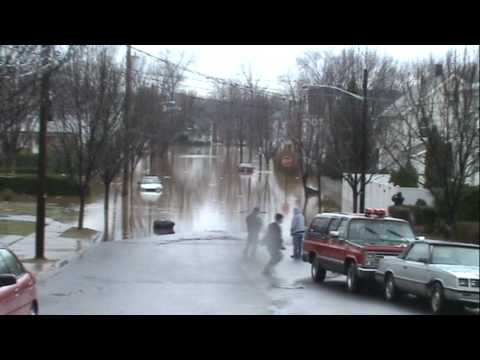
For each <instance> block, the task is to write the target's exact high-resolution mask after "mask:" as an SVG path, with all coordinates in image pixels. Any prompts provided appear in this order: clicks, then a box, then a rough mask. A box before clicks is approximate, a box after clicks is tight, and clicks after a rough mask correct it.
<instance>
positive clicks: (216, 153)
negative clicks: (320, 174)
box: [85, 146, 317, 239]
mask: <svg viewBox="0 0 480 360" xmlns="http://www.w3.org/2000/svg"><path fill="white" fill-rule="evenodd" d="M149 162H150V161H149V160H148V159H146V160H145V161H142V162H140V164H139V166H138V167H137V173H136V180H135V182H134V184H136V183H137V181H139V180H140V179H141V176H142V175H144V174H153V175H158V176H160V177H161V178H162V182H163V186H164V189H163V192H162V193H161V195H156V194H146V193H140V192H139V191H138V189H137V188H136V186H134V191H133V199H132V203H133V212H132V215H133V216H132V218H131V221H130V224H131V229H132V230H131V232H132V236H133V237H143V236H149V235H151V234H152V233H153V222H154V221H155V220H163V219H169V220H172V221H174V222H175V224H176V225H175V232H176V233H191V232H199V231H228V232H232V233H241V232H244V231H245V217H246V216H247V214H248V213H249V212H250V211H251V209H252V208H253V207H254V206H257V205H258V206H260V208H261V210H262V212H263V213H264V214H263V216H264V220H265V222H270V221H271V220H272V218H273V216H274V214H275V213H276V212H282V213H286V218H285V223H286V224H289V222H290V220H291V216H292V210H293V208H294V207H295V206H300V207H301V206H302V204H303V190H302V187H301V183H300V180H299V179H298V178H296V177H295V176H286V175H284V174H281V173H280V172H275V170H274V169H273V168H274V167H273V164H271V166H270V168H271V169H272V170H271V171H262V172H260V171H258V158H256V159H255V161H254V162H253V163H254V165H255V166H256V169H255V172H254V173H253V175H250V176H242V175H239V173H238V171H237V165H238V164H239V162H240V161H239V154H238V152H237V151H234V150H231V151H230V154H227V152H226V149H224V148H223V147H217V148H216V149H214V148H212V147H208V146H205V147H188V146H175V147H173V148H172V149H171V151H170V152H169V154H168V156H166V157H165V158H164V159H158V160H156V161H154V162H153V164H152V168H151V169H150V168H149ZM119 188H120V187H119V186H118V189H119ZM102 201H103V200H102V196H101V195H99V196H98V198H97V199H96V200H94V201H93V202H92V203H90V204H89V205H88V206H87V211H86V218H85V226H87V227H90V228H94V229H98V230H102V229H103V203H102ZM285 202H286V203H287V204H288V211H287V212H285V206H284V204H285ZM120 205H121V197H120V194H119V192H118V193H117V198H116V200H115V191H112V208H115V210H114V211H113V213H114V214H112V217H113V216H114V218H113V219H112V220H111V221H112V225H113V228H114V238H115V239H120V238H121V237H122V231H121V230H122V229H121V206H120ZM316 206H317V204H316V199H311V200H310V201H309V206H308V210H307V217H309V216H311V215H312V214H313V213H315V212H316ZM287 228H288V226H284V230H285V231H287V230H288V229H287Z"/></svg>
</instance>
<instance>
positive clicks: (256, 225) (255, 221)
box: [243, 206, 263, 258]
mask: <svg viewBox="0 0 480 360" xmlns="http://www.w3.org/2000/svg"><path fill="white" fill-rule="evenodd" d="M262 225H263V221H262V219H261V218H260V208H259V207H258V206H256V207H255V208H254V209H253V211H252V212H251V213H250V215H248V216H247V232H248V235H247V245H246V246H245V250H244V251H243V257H245V258H248V257H250V258H253V257H255V254H256V252H257V246H258V237H259V234H260V230H261V229H262Z"/></svg>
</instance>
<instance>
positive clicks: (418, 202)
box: [415, 199, 427, 206]
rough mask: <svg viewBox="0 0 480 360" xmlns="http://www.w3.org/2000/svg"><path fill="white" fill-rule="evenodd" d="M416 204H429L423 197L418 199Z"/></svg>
mask: <svg viewBox="0 0 480 360" xmlns="http://www.w3.org/2000/svg"><path fill="white" fill-rule="evenodd" d="M415 206H427V202H426V201H425V200H423V199H418V200H417V202H416V203H415Z"/></svg>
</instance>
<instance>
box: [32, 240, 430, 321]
mask: <svg viewBox="0 0 480 360" xmlns="http://www.w3.org/2000/svg"><path fill="white" fill-rule="evenodd" d="M204 235H205V236H203V237H202V236H199V234H196V235H195V234H190V236H185V237H181V236H180V237H179V236H169V237H163V236H153V237H148V238H143V239H142V238H137V239H135V240H123V241H115V242H107V243H100V244H98V246H96V247H94V248H92V249H91V250H88V251H87V252H86V253H85V255H84V256H83V257H82V258H81V259H78V260H74V261H73V262H71V263H70V264H68V265H67V266H65V267H64V268H62V269H61V270H59V271H58V272H56V273H54V274H53V276H51V277H50V278H48V279H46V280H42V281H40V282H39V285H38V287H39V301H40V311H41V313H42V314H114V315H115V314H118V315H121V314H207V315H208V314H226V315H228V314H237V315H242V314H259V315H262V314H263V315H275V314H280V315H281V314H298V315H302V314H375V315H381V314H397V315H405V314H426V313H428V308H427V306H426V304H425V303H423V302H421V301H418V300H416V299H415V300H410V301H409V300H405V301H402V302H400V303H398V304H390V303H387V302H386V301H385V300H383V298H382V296H381V295H380V294H379V293H378V292H377V293H376V292H369V293H365V294H360V295H351V294H349V293H348V292H347V290H346V286H345V280H344V277H343V276H336V275H333V274H329V276H328V279H327V280H326V281H325V283H324V284H320V285H319V284H315V283H314V282H313V281H312V280H311V279H310V275H309V274H310V267H309V265H308V264H306V263H303V262H300V261H295V260H292V259H291V258H290V257H289V255H290V252H291V246H290V245H289V246H287V250H286V251H285V253H284V255H285V257H284V260H283V261H282V262H281V263H280V264H279V265H278V267H277V268H276V269H275V272H274V275H273V276H272V277H265V276H263V275H261V270H262V268H263V266H264V264H265V263H266V262H267V254H266V251H265V249H264V248H260V249H259V252H258V254H257V255H258V256H257V259H255V260H244V259H243V258H242V250H243V246H244V241H243V240H239V239H238V238H237V237H230V236H227V235H225V234H220V233H209V234H204Z"/></svg>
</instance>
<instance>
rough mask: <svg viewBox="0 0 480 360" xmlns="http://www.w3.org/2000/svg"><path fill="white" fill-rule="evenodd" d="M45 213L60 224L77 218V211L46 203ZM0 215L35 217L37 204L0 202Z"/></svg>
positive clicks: (29, 202)
mask: <svg viewBox="0 0 480 360" xmlns="http://www.w3.org/2000/svg"><path fill="white" fill-rule="evenodd" d="M46 211H47V217H49V218H51V219H53V220H55V221H58V222H61V223H69V222H75V221H76V220H77V217H78V211H76V210H73V209H71V208H69V207H65V206H61V205H56V204H48V203H47V205H46ZM0 213H3V214H9V215H33V216H35V215H36V213H37V204H36V203H35V202H32V201H28V202H24V201H0Z"/></svg>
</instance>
